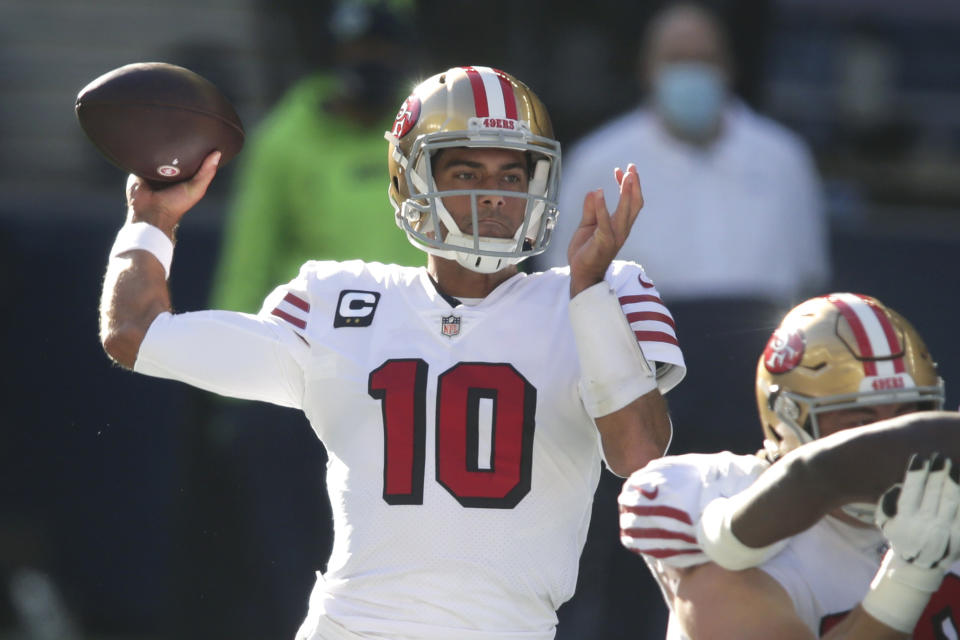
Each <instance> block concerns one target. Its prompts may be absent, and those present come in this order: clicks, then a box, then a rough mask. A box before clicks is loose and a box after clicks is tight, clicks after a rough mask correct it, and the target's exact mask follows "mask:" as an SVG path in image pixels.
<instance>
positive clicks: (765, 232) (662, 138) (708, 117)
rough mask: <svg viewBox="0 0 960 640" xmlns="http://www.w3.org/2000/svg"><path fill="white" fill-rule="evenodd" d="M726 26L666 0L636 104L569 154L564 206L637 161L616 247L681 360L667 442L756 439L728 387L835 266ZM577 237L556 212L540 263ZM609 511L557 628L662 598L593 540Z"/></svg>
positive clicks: (703, 444)
mask: <svg viewBox="0 0 960 640" xmlns="http://www.w3.org/2000/svg"><path fill="white" fill-rule="evenodd" d="M729 22H730V23H732V24H735V25H740V33H741V37H742V36H743V35H744V33H743V31H744V30H745V29H747V27H746V26H744V24H743V19H742V18H741V17H740V16H731V17H730V20H729ZM726 26H727V23H726V22H723V23H722V22H721V20H720V18H719V17H718V15H717V14H715V13H714V12H713V11H711V10H710V9H709V8H707V6H706V5H704V4H695V3H690V2H684V3H669V4H666V5H665V6H664V7H663V8H662V9H661V10H660V11H658V12H657V13H655V14H653V15H652V16H651V18H650V19H649V20H648V21H647V22H646V25H645V27H644V31H643V34H642V38H641V42H640V46H639V57H638V80H639V82H640V85H641V89H642V90H643V93H644V96H645V99H644V101H643V102H642V103H641V104H639V105H637V106H636V107H635V108H634V109H632V110H630V111H628V112H626V113H624V114H622V115H620V116H618V117H616V118H615V119H614V120H612V121H610V122H609V123H606V124H604V125H602V126H600V127H599V128H597V129H596V130H595V131H593V132H591V133H588V134H587V135H586V136H585V137H584V138H582V139H581V140H579V141H578V142H576V143H575V144H573V145H572V146H571V147H570V148H569V150H568V151H567V152H565V153H564V159H563V180H562V182H561V187H560V210H561V211H562V212H566V211H570V210H573V211H576V210H577V209H578V208H579V206H580V205H579V204H578V202H577V201H578V199H581V198H582V193H583V192H584V191H585V190H587V189H589V188H591V187H592V186H594V185H598V184H599V185H601V186H603V188H604V192H605V194H606V197H607V199H608V200H609V199H610V198H611V197H612V196H613V194H615V193H616V183H615V182H614V180H613V176H612V174H611V173H610V172H609V170H608V168H607V166H606V164H605V163H608V162H609V161H610V159H614V160H615V161H616V162H624V161H625V159H634V158H636V159H637V166H638V170H639V174H640V175H641V176H642V177H643V184H644V197H645V198H646V204H645V206H644V215H643V216H642V217H641V219H639V220H638V221H637V224H636V230H635V232H634V233H633V234H631V236H630V238H629V239H628V240H627V243H626V244H625V245H624V246H623V248H622V249H621V251H620V254H619V257H620V258H624V259H632V260H639V261H642V263H643V265H644V267H645V269H646V270H647V272H648V273H650V274H651V277H652V278H654V279H655V280H656V282H657V288H658V290H659V291H660V292H661V295H662V296H663V300H664V301H665V302H666V303H667V304H668V305H669V308H670V310H671V313H672V314H673V319H674V322H675V329H676V331H677V334H678V337H679V339H680V340H681V341H682V343H683V345H684V353H685V354H686V355H687V356H688V358H687V360H688V362H689V363H690V371H689V373H688V375H687V378H686V379H685V382H684V384H683V385H680V387H679V388H678V389H676V390H675V391H673V392H672V393H671V397H670V416H671V419H672V420H673V422H674V425H675V426H676V437H675V438H674V440H673V442H672V443H671V445H670V453H684V452H689V451H714V450H719V449H730V450H732V451H735V452H738V453H748V452H752V451H753V449H754V447H755V443H754V438H753V432H752V430H750V429H749V428H748V425H750V424H751V423H752V420H753V415H754V413H753V412H754V408H753V407H754V404H753V398H752V396H751V395H750V392H749V388H747V387H745V386H743V385H740V384H737V383H738V381H740V380H743V379H746V378H747V377H749V376H752V375H753V364H754V363H753V361H752V359H751V358H750V357H749V354H752V353H757V352H758V351H760V350H762V348H763V345H764V341H765V339H766V337H767V336H768V335H769V333H770V331H771V330H772V328H773V327H774V326H776V324H777V322H778V321H779V319H780V317H781V316H782V315H783V313H784V312H785V311H786V310H787V309H789V308H791V307H792V306H793V305H794V304H796V302H798V301H799V300H801V299H803V298H806V297H808V296H809V295H811V294H814V293H817V292H819V291H820V290H822V289H823V288H824V287H826V286H827V284H828V283H829V281H830V278H831V264H830V256H829V236H828V228H827V219H826V214H825V210H824V204H823V201H822V194H821V190H822V186H821V182H820V177H819V175H818V173H817V169H816V167H815V166H814V162H813V158H812V155H811V152H810V150H809V149H808V146H807V145H806V143H805V142H804V141H802V140H801V139H800V138H799V137H798V136H797V135H795V134H794V133H792V132H791V131H789V130H787V129H785V128H784V127H783V126H781V125H779V124H778V123H776V122H774V121H772V120H770V119H768V118H766V117H763V116H761V115H760V114H758V113H756V112H755V111H754V110H753V109H751V108H750V107H749V106H748V105H747V104H745V102H744V101H743V100H741V99H740V97H739V96H738V95H735V94H734V93H733V90H732V87H733V86H735V82H736V80H737V77H736V74H735V72H734V69H735V67H736V68H741V69H742V68H743V67H744V66H746V67H747V68H753V67H755V66H756V65H755V61H754V60H749V61H746V62H747V63H748V64H746V65H743V64H741V65H735V61H734V59H733V54H732V51H731V49H732V48H733V47H731V42H730V41H729V40H728V31H727V28H726ZM740 84H741V85H742V84H743V83H740ZM750 84H751V83H747V85H748V86H749V85H750ZM572 233H573V225H570V224H569V218H561V219H560V222H559V225H558V228H557V231H556V234H557V238H556V242H554V243H553V244H552V245H551V246H550V247H549V248H548V249H547V251H546V252H545V253H544V254H542V255H541V256H537V257H536V258H535V263H534V266H535V267H536V268H545V267H550V266H557V265H563V264H565V263H566V255H565V253H564V250H563V246H564V245H565V244H566V242H567V240H568V239H569V237H570V235H571V234H572ZM717 407H723V409H724V415H725V416H726V417H727V418H728V420H726V421H725V422H724V425H723V428H719V427H718V425H717V424H716V420H715V415H716V413H715V412H716V410H717ZM619 490H620V487H619V486H618V484H617V483H615V482H613V481H612V479H611V478H609V477H606V476H605V477H603V478H601V482H600V487H599V489H598V495H597V501H596V504H597V505H598V506H599V505H603V504H606V503H607V502H608V496H613V495H616V494H617V493H618V492H619ZM607 522H608V520H607V519H605V518H604V517H603V516H602V515H601V514H599V513H598V514H595V517H594V526H595V530H592V531H591V538H590V539H588V544H587V547H586V550H585V553H584V556H583V558H584V567H585V569H584V571H583V575H584V576H587V575H592V576H593V577H594V581H593V585H592V586H593V588H592V589H581V590H579V591H578V593H577V597H576V598H575V599H574V601H573V602H571V607H569V608H568V610H567V611H561V620H562V621H563V622H564V624H561V625H560V634H561V635H563V634H564V633H565V632H566V631H567V630H571V629H574V628H576V629H578V630H580V633H581V634H585V633H588V630H589V629H593V628H597V627H598V626H600V627H602V626H603V625H607V626H610V625H609V622H608V620H611V619H614V618H619V614H618V611H619V610H620V609H621V608H622V605H621V606H618V605H617V604H616V603H617V602H620V601H619V600H618V598H620V597H621V596H620V595H618V594H622V593H623V592H624V591H629V592H632V593H634V594H635V595H634V597H635V598H636V597H644V598H656V597H657V593H658V588H657V586H656V585H655V584H654V583H653V581H652V580H649V581H647V582H646V584H645V592H642V591H639V590H640V587H641V581H640V580H638V579H637V578H636V576H635V573H636V572H635V564H633V562H632V559H631V558H624V557H623V556H624V553H623V551H624V550H623V549H621V548H618V547H617V546H616V545H603V544H598V543H593V544H591V542H592V541H593V540H595V539H597V538H598V537H600V536H601V535H604V533H605V536H604V537H606V538H609V537H611V536H613V535H614V532H613V531H606V530H605V529H604V526H605V524H604V523H607ZM606 527H609V528H612V525H610V524H607V525H606ZM645 577H646V576H645ZM597 581H601V583H602V586H601V585H599V584H597ZM656 615H657V613H656V612H652V613H651V615H650V619H651V620H653V619H654V618H655V617H656ZM564 616H566V617H564ZM651 624H653V623H651ZM565 625H566V626H565ZM575 637H576V636H575V635H571V636H564V640H566V638H570V639H571V640H574V638H575Z"/></svg>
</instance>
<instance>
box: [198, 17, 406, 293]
mask: <svg viewBox="0 0 960 640" xmlns="http://www.w3.org/2000/svg"><path fill="white" fill-rule="evenodd" d="M412 26H413V20H411V18H410V15H409V14H408V11H406V10H404V9H403V8H402V6H401V3H395V2H389V1H387V0H345V1H343V2H340V3H338V4H336V5H335V6H334V7H333V10H332V12H331V15H330V19H329V22H328V32H329V33H330V37H331V38H332V39H333V42H334V51H333V65H332V67H331V68H329V69H321V70H318V71H315V72H313V73H311V74H309V75H307V76H306V77H305V78H303V79H301V80H300V81H298V82H297V83H296V84H294V86H293V87H291V88H290V89H289V90H288V91H287V92H286V93H285V95H283V96H282V98H281V99H280V102H279V103H278V104H277V105H276V106H275V107H274V108H273V109H272V110H271V111H270V112H269V113H267V115H266V116H265V118H264V120H263V121H262V122H261V123H260V124H259V126H258V127H257V128H256V130H255V131H254V132H253V135H252V136H251V139H250V141H249V143H248V145H247V147H246V149H244V152H243V155H242V156H241V157H240V158H239V163H240V164H239V166H238V174H237V177H236V180H235V181H234V185H235V187H234V191H233V193H232V195H231V198H230V204H229V207H228V210H227V214H226V220H225V222H224V235H223V244H222V248H221V257H220V261H219V264H218V265H217V268H216V273H215V276H214V284H213V291H212V294H211V305H212V306H213V307H215V308H217V309H231V310H235V311H246V312H254V311H256V310H257V309H258V308H259V305H260V303H261V302H262V301H263V296H264V295H266V293H267V292H269V291H270V289H271V288H273V287H274V286H275V285H276V283H277V282H285V281H287V280H289V279H290V278H292V277H293V276H294V275H296V273H297V270H298V269H299V267H300V265H301V264H303V263H304V262H305V261H306V260H308V259H311V258H319V259H328V260H349V259H356V258H359V259H363V260H371V261H378V262H387V263H396V264H403V265H417V264H419V263H420V262H421V258H422V254H421V253H420V252H419V251H417V250H416V249H415V248H414V247H412V246H410V245H409V244H405V243H398V242H397V241H396V238H395V237H394V234H393V232H392V230H391V229H390V228H389V226H388V225H384V224H382V222H383V221H382V219H381V217H382V211H381V207H380V205H381V204H382V202H383V194H384V187H383V180H382V170H383V166H382V165H383V131H384V129H387V128H389V124H390V121H391V119H392V117H393V115H394V112H395V110H396V105H397V103H398V102H399V101H401V100H402V99H403V97H404V96H405V95H406V94H407V92H408V89H409V86H407V84H408V83H410V84H412V82H413V77H412V74H413V69H414V68H415V66H416V63H417V60H416V59H411V55H410V50H411V48H410V47H409V46H408V39H411V38H410V33H411V31H410V30H411V28H412ZM412 40H413V41H414V42H415V41H416V39H415V38H412ZM361 229H362V232H359V231H358V230H361Z"/></svg>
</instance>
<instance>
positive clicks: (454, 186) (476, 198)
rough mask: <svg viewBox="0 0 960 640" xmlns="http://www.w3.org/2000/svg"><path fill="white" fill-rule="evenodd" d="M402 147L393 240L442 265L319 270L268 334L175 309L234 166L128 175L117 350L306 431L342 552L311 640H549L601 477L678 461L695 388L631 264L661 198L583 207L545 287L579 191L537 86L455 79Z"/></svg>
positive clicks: (415, 101) (322, 595) (284, 290)
mask: <svg viewBox="0 0 960 640" xmlns="http://www.w3.org/2000/svg"><path fill="white" fill-rule="evenodd" d="M386 139H387V141H388V145H387V146H388V165H389V178H390V184H389V197H390V200H391V202H392V203H393V206H394V209H395V220H396V223H397V225H398V226H399V227H400V228H401V229H403V231H404V232H405V233H406V236H407V238H408V239H409V241H410V242H412V243H413V244H414V245H415V246H417V247H419V248H421V249H423V250H424V251H425V252H426V253H427V254H428V255H427V256H426V262H427V264H426V267H420V268H410V267H400V266H397V265H386V264H379V263H367V262H362V261H359V260H356V261H349V262H343V263H335V262H308V263H307V264H305V265H303V267H302V269H301V271H300V274H299V275H298V277H296V278H295V279H294V280H293V281H291V282H290V283H288V284H285V285H282V286H279V287H278V288H277V289H276V290H275V291H273V292H272V293H270V294H269V295H268V296H267V297H266V300H265V302H264V304H263V307H262V309H261V311H260V313H259V314H257V315H247V314H241V313H230V312H223V311H203V312H193V313H173V312H172V309H171V305H170V296H169V292H168V288H167V283H166V275H167V271H168V269H169V261H170V256H171V255H172V245H171V241H172V239H173V234H174V229H175V228H176V227H177V225H178V224H179V222H180V221H181V218H182V217H183V215H184V214H185V213H186V212H187V210H189V209H190V208H191V207H192V206H193V205H194V204H196V202H198V201H199V200H200V199H201V198H202V197H203V194H204V192H205V190H206V188H207V186H208V185H209V183H210V181H211V180H212V178H213V175H214V173H215V171H216V162H217V160H218V156H217V155H216V154H215V153H214V154H211V156H210V157H208V158H207V160H206V161H205V163H204V164H203V166H202V168H201V170H200V172H199V173H198V174H197V175H196V176H195V177H194V178H192V179H191V180H189V181H187V182H185V183H182V184H179V185H176V186H173V187H170V188H167V189H164V190H160V191H154V190H152V189H151V188H150V186H149V185H148V184H147V183H146V182H145V181H143V180H141V179H139V178H136V177H135V176H131V177H130V178H129V179H128V183H127V197H128V217H127V224H126V225H125V226H124V227H123V228H122V229H121V231H120V233H119V234H118V238H117V240H116V242H115V244H114V247H113V249H112V250H111V260H110V262H109V265H108V267H107V273H106V277H105V281H104V291H103V298H102V301H101V339H102V342H103V344H104V348H105V349H106V351H107V353H108V354H109V355H110V357H111V358H113V359H114V360H115V361H116V362H118V363H120V364H121V365H123V366H125V367H128V368H131V369H133V370H134V371H137V372H140V373H144V374H147V375H153V376H159V377H164V378H171V379H176V380H181V381H184V382H187V383H189V384H191V385H195V386H197V387H200V388H203V389H207V390H210V391H213V392H216V393H219V394H223V395H227V396H233V397H237V398H247V399H255V400H263V401H267V402H272V403H275V404H279V405H284V406H290V407H295V408H298V409H301V410H303V411H304V412H305V414H306V416H307V417H308V418H309V420H310V423H311V425H312V427H313V429H314V430H315V431H316V433H317V436H318V437H319V438H320V439H321V440H322V442H323V444H324V446H325V447H326V449H327V453H328V456H329V463H328V467H327V486H328V492H329V497H330V502H331V505H332V509H333V516H334V532H335V533H334V546H333V551H332V554H331V557H330V560H329V564H328V569H327V571H326V572H325V573H324V574H323V575H318V578H317V583H316V587H315V588H314V590H313V593H312V594H311V597H310V605H309V613H308V615H307V618H306V620H305V621H304V623H303V625H302V626H301V629H300V631H299V632H298V635H297V638H300V639H308V638H309V639H318V638H324V639H340V638H391V639H397V640H402V639H414V638H416V639H421V640H431V639H436V640H439V639H444V640H449V639H450V638H457V639H459V640H481V639H484V640H486V639H507V638H509V639H517V640H519V639H521V638H523V639H529V640H540V639H543V640H547V639H549V638H553V637H554V635H555V627H556V623H557V616H556V610H557V608H558V607H559V606H560V605H561V604H562V603H563V602H564V601H566V600H567V599H569V598H570V597H571V595H572V593H573V590H574V586H575V584H576V577H577V568H578V557H579V554H580V552H581V549H582V546H583V544H584V539H585V537H586V533H587V526H588V523H589V517H590V512H591V501H592V499H593V494H594V490H595V488H596V486H597V482H598V478H599V474H600V472H601V469H602V466H601V461H604V462H605V463H606V465H607V466H608V468H610V469H611V470H612V471H613V472H614V473H616V474H619V475H621V476H626V475H629V474H630V473H631V472H632V471H634V470H636V469H638V468H640V467H642V466H643V465H644V464H646V463H647V462H649V461H650V460H651V459H653V458H655V457H657V456H659V455H661V454H662V453H663V452H664V451H665V449H666V446H667V444H668V442H669V440H670V433H671V432H670V429H671V426H670V421H669V418H668V416H667V413H666V407H665V402H664V400H663V398H662V396H661V393H662V392H666V391H667V390H668V389H669V388H671V387H672V386H673V385H675V384H676V383H677V382H679V381H680V379H681V378H682V376H683V372H684V364H683V357H682V354H681V352H680V349H679V345H678V343H677V339H676V333H675V328H674V326H673V320H672V318H671V316H670V313H669V311H668V310H667V309H666V307H665V306H664V305H663V303H662V301H661V300H660V297H659V294H658V293H657V290H656V288H655V287H654V285H653V283H652V282H651V281H650V279H649V278H648V277H647V276H646V274H645V273H644V272H643V270H642V269H641V268H640V266H639V265H637V264H634V263H629V262H622V261H614V260H613V257H614V255H615V254H616V253H617V251H618V250H619V248H620V247H621V246H622V244H623V242H624V240H625V239H626V237H627V234H628V233H629V231H630V228H631V226H632V224H633V221H634V220H635V219H636V216H637V215H638V213H639V211H640V208H641V206H642V204H643V199H642V195H641V191H640V184H639V178H638V176H637V174H636V169H635V168H634V167H633V166H629V167H627V168H625V169H619V168H618V169H616V170H615V174H616V177H617V180H618V182H619V183H620V198H619V202H618V203H617V204H616V207H615V209H614V211H613V212H612V213H610V212H609V211H608V209H607V205H606V203H605V202H604V199H603V196H602V192H600V191H599V190H598V191H597V192H591V193H588V194H585V200H584V207H583V212H582V219H581V220H580V223H579V227H578V229H577V231H576V233H575V234H574V239H573V240H572V242H571V243H570V247H569V258H570V266H569V267H567V268H562V269H553V270H551V271H548V272H544V273H533V274H526V273H522V272H520V271H519V270H518V269H517V266H516V265H517V263H519V262H520V261H521V260H523V259H525V258H527V257H529V256H531V255H535V254H537V253H539V252H541V251H543V250H544V248H545V247H546V246H547V244H548V242H549V240H550V237H551V234H552V232H553V229H554V225H555V224H556V222H557V213H558V212H557V210H556V194H557V187H558V181H559V172H560V146H559V143H558V142H557V141H556V140H555V139H554V138H553V133H552V128H551V125H550V120H549V117H548V115H547V111H546V109H545V107H544V106H543V104H542V103H541V102H540V100H539V99H538V98H537V97H536V96H535V95H534V94H533V92H532V91H530V89H529V88H527V87H526V85H524V84H523V83H521V82H520V81H518V80H517V79H516V78H514V77H512V76H510V75H508V74H506V73H504V72H502V71H499V70H495V69H491V68H488V67H459V68H453V69H449V70H447V71H446V72H444V73H441V74H438V75H436V76H433V77H431V78H429V79H427V80H425V81H423V82H422V83H420V84H419V85H418V86H417V87H416V88H415V89H414V90H413V93H412V94H411V95H410V97H409V98H408V99H407V100H406V101H405V102H404V104H403V106H402V108H401V109H400V112H399V114H398V115H397V118H396V122H395V124H394V126H393V128H392V130H391V131H389V132H387V133H386ZM341 215H345V216H349V215H350V212H349V211H344V212H342V214H341ZM385 221H386V219H385ZM568 224H569V222H568ZM573 224H576V223H573ZM363 232H364V230H363V229H359V228H358V229H357V233H363ZM398 241H402V238H401V236H400V235H399V233H398Z"/></svg>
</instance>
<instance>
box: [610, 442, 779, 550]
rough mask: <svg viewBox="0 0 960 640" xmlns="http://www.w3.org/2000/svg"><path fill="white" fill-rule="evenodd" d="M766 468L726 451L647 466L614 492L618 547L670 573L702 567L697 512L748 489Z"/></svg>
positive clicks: (668, 459) (756, 460)
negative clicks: (616, 494)
mask: <svg viewBox="0 0 960 640" xmlns="http://www.w3.org/2000/svg"><path fill="white" fill-rule="evenodd" d="M767 466H768V465H767V463H766V462H764V461H762V460H761V459H759V458H757V457H756V456H744V455H735V454H733V453H730V452H728V451H724V452H720V453H713V454H685V455H680V456H667V457H664V458H658V459H657V460H654V461H652V462H650V463H649V464H648V465H646V466H645V467H644V468H642V469H640V470H638V471H635V472H634V473H633V474H632V475H631V476H630V477H629V478H627V480H626V482H624V484H623V489H622V491H621V492H620V496H619V498H618V503H619V508H620V541H621V543H622V544H623V546H625V547H626V548H627V549H630V550H631V551H633V552H634V553H638V554H641V555H643V556H646V557H647V558H648V560H650V561H659V562H662V563H663V564H665V565H668V566H672V567H689V566H693V565H697V564H703V563H705V562H708V561H709V558H708V557H707V556H706V554H704V552H703V551H702V550H701V549H700V547H699V545H698V544H697V534H696V525H697V522H698V521H699V519H700V514H701V513H702V512H703V509H704V508H705V507H706V505H707V504H708V503H709V502H710V501H711V500H713V499H714V498H717V497H720V496H723V497H729V496H732V495H734V494H736V493H739V492H740V491H742V490H743V489H745V488H746V487H748V486H749V485H750V484H752V483H753V482H754V481H755V480H756V478H757V477H758V476H759V475H760V473H762V472H763V470H764V469H766V468H767Z"/></svg>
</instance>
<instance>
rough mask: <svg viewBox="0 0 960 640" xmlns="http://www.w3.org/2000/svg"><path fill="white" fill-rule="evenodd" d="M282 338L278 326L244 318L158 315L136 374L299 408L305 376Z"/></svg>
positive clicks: (234, 314)
mask: <svg viewBox="0 0 960 640" xmlns="http://www.w3.org/2000/svg"><path fill="white" fill-rule="evenodd" d="M284 333H285V330H284V329H282V328H281V327H278V326H277V323H275V322H272V321H270V320H264V319H263V318H260V317H258V316H253V315H250V314H246V313H237V312H233V311H196V312H190V313H181V314H176V315H174V314H170V313H162V314H160V315H159V316H157V318H156V319H155V320H154V321H153V324H151V325H150V329H149V330H148V331H147V335H146V337H145V338H144V340H143V343H142V344H141V345H140V351H139V353H138V354H137V361H136V363H135V364H134V371H136V372H137V373H143V374H146V375H149V376H156V377H159V378H168V379H171V380H180V381H181V382H186V383H187V384H190V385H193V386H195V387H198V388H200V389H204V390H207V391H212V392H214V393H217V394H220V395H223V396H229V397H233V398H241V399H246V400H262V401H264V402H271V403H273V404H277V405H281V406H285V407H295V408H299V407H300V406H301V399H302V396H303V374H302V371H301V368H300V366H299V364H298V363H297V359H296V358H295V357H294V356H293V355H292V354H293V353H295V352H296V351H297V350H298V349H297V345H296V344H292V345H291V344H290V343H291V340H290V338H289V336H284ZM291 346H292V347H293V349H291V348H290V347H291ZM304 346H305V345H304Z"/></svg>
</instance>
